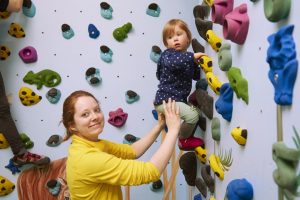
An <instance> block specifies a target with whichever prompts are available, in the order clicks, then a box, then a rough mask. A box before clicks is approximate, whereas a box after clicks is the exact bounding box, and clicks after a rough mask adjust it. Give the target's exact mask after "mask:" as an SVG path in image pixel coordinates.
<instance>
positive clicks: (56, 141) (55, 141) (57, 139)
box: [46, 135, 63, 147]
mask: <svg viewBox="0 0 300 200" xmlns="http://www.w3.org/2000/svg"><path fill="white" fill-rule="evenodd" d="M62 142H63V138H62V137H61V136H60V135H51V136H50V137H49V139H48V140H47V142H46V144H47V145H48V146H49V147H56V146H58V145H60V144H61V143H62Z"/></svg>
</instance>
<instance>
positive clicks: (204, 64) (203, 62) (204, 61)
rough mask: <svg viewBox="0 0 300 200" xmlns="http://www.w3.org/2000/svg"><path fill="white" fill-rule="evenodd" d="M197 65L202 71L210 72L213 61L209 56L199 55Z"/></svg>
mask: <svg viewBox="0 0 300 200" xmlns="http://www.w3.org/2000/svg"><path fill="white" fill-rule="evenodd" d="M199 65H200V67H201V69H202V70H203V71H204V73H207V72H212V68H213V63H212V59H211V57H209V56H205V55H204V56H201V58H200V59H199Z"/></svg>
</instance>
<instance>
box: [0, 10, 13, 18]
mask: <svg viewBox="0 0 300 200" xmlns="http://www.w3.org/2000/svg"><path fill="white" fill-rule="evenodd" d="M10 14H11V12H8V11H3V12H0V18H1V19H7V18H9V16H10Z"/></svg>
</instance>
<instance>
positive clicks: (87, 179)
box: [63, 91, 180, 200]
mask: <svg viewBox="0 0 300 200" xmlns="http://www.w3.org/2000/svg"><path fill="white" fill-rule="evenodd" d="M163 105H164V109H165V114H164V115H162V114H159V117H158V124H157V125H155V126H154V127H153V128H152V130H150V131H149V133H147V134H146V135H145V136H144V137H143V138H141V139H140V140H138V141H137V142H135V143H133V144H132V145H128V144H115V143H112V142H109V141H107V140H102V139H98V136H99V134H100V133H101V132H102V131H103V127H104V116H103V113H102V111H101V109H100V105H99V102H98V101H97V99H96V98H95V97H94V96H93V95H92V94H90V93H88V92H85V91H76V92H73V93H72V94H71V95H70V96H69V97H67V99H66V100H65V102H64V105H63V124H64V126H65V127H66V129H67V136H66V139H68V138H69V137H71V138H72V144H71V145H70V147H69V155H68V160H67V169H66V174H67V183H68V186H69V189H70V194H71V199H72V200H79V199H84V200H101V199H103V200H119V199H122V192H121V187H120V186H121V185H141V184H145V183H149V182H153V181H156V180H158V179H159V177H160V175H161V173H162V172H163V170H164V169H165V167H166V165H167V163H168V160H169V159H170V157H171V154H172V150H173V148H174V146H175V143H176V138H177V136H178V132H179V128H180V116H179V108H178V107H177V106H176V103H175V101H172V100H171V99H169V100H168V103H166V102H164V103H163ZM165 123H166V125H167V126H168V134H167V136H166V138H165V140H164V142H163V143H162V144H161V146H160V147H159V148H158V150H157V151H156V152H155V153H154V155H153V156H152V157H151V159H150V160H149V161H148V162H142V161H136V160H134V159H136V158H139V157H140V156H142V155H143V154H144V152H145V151H146V150H147V149H148V148H149V147H150V146H151V144H152V143H153V142H154V141H155V139H156V138H157V137H158V135H159V133H160V131H161V130H162V129H163V128H164V126H165Z"/></svg>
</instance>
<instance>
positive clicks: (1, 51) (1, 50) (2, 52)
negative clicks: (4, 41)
mask: <svg viewBox="0 0 300 200" xmlns="http://www.w3.org/2000/svg"><path fill="white" fill-rule="evenodd" d="M10 54H11V52H10V49H9V48H8V47H7V46H3V45H1V46H0V60H6V59H7V58H8V57H9V56H10Z"/></svg>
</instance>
